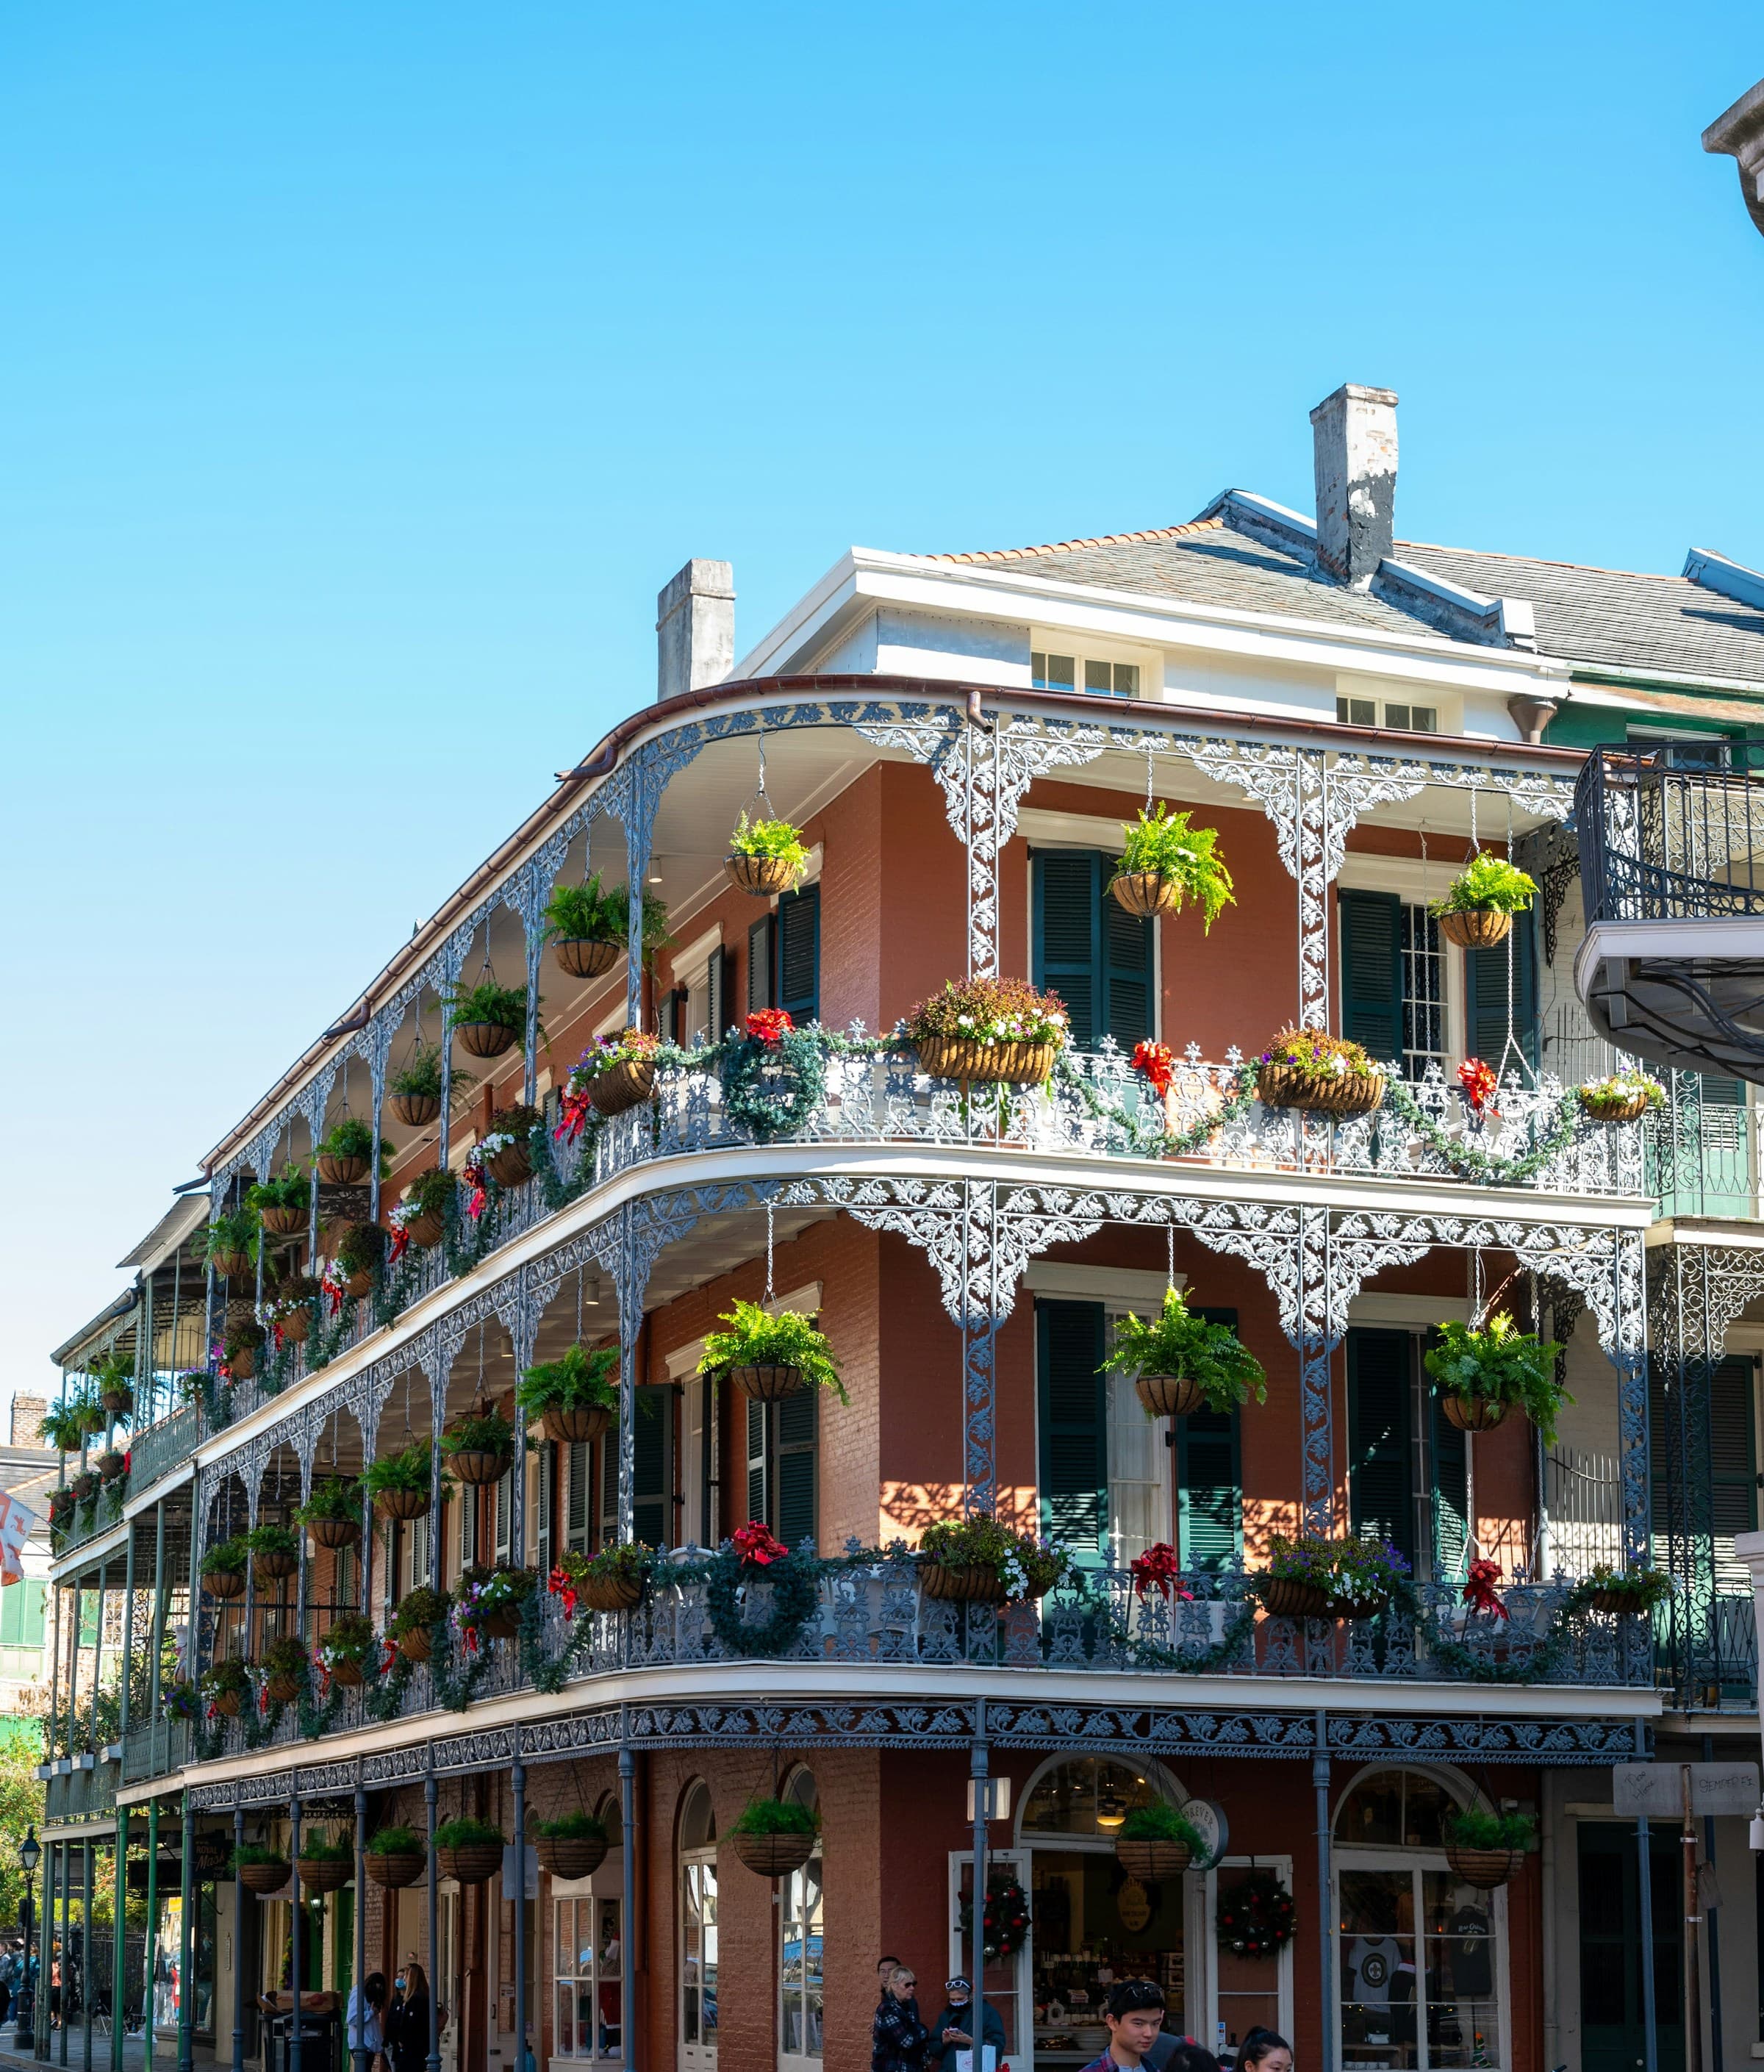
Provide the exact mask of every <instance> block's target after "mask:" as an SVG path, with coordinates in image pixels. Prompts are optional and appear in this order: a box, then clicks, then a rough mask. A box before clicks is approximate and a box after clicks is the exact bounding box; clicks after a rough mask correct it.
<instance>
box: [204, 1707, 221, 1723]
mask: <svg viewBox="0 0 1764 2072" xmlns="http://www.w3.org/2000/svg"><path fill="white" fill-rule="evenodd" d="M207 1716H208V1718H209V1719H211V1720H218V1719H219V1718H220V1707H219V1706H218V1705H216V1704H210V1705H209V1708H208V1714H207Z"/></svg>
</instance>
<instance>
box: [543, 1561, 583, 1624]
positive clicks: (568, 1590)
mask: <svg viewBox="0 0 1764 2072" xmlns="http://www.w3.org/2000/svg"><path fill="white" fill-rule="evenodd" d="M545 1588H546V1589H548V1590H549V1591H550V1593H551V1594H552V1595H553V1597H561V1598H562V1599H563V1601H564V1617H565V1618H566V1619H573V1618H574V1617H575V1616H576V1587H575V1583H574V1580H573V1579H572V1577H570V1575H569V1572H568V1571H567V1570H566V1569H563V1568H553V1570H552V1572H551V1573H550V1574H549V1576H548V1577H546V1578H545Z"/></svg>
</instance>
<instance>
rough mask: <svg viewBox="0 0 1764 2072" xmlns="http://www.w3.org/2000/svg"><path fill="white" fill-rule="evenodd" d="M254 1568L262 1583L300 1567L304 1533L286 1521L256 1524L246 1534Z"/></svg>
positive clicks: (279, 1578) (255, 1574)
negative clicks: (301, 1540)
mask: <svg viewBox="0 0 1764 2072" xmlns="http://www.w3.org/2000/svg"><path fill="white" fill-rule="evenodd" d="M245 1544H246V1545H247V1546H248V1547H249V1548H250V1549H251V1572H252V1574H253V1576H255V1577H257V1581H259V1582H260V1583H274V1582H279V1581H281V1580H282V1577H285V1576H293V1575H297V1574H298V1572H299V1569H300V1535H299V1534H298V1532H296V1531H294V1530H293V1529H292V1528H291V1527H288V1526H286V1525H256V1526H253V1527H252V1529H251V1530H250V1531H249V1532H248V1533H247V1534H246V1535H245Z"/></svg>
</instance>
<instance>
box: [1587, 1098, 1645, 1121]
mask: <svg viewBox="0 0 1764 2072" xmlns="http://www.w3.org/2000/svg"><path fill="white" fill-rule="evenodd" d="M1581 1108H1582V1110H1583V1111H1584V1112H1585V1113H1586V1114H1588V1115H1589V1116H1591V1117H1592V1119H1593V1121H1594V1122H1639V1121H1640V1120H1641V1119H1642V1117H1643V1116H1644V1115H1646V1114H1647V1095H1646V1094H1631V1095H1630V1096H1629V1097H1628V1099H1627V1100H1602V1101H1591V1100H1588V1099H1587V1098H1586V1096H1585V1094H1582V1095H1581Z"/></svg>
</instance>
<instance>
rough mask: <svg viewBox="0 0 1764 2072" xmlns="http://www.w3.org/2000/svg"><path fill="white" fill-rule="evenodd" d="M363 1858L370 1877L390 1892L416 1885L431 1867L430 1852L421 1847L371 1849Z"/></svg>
mask: <svg viewBox="0 0 1764 2072" xmlns="http://www.w3.org/2000/svg"><path fill="white" fill-rule="evenodd" d="M362 1860H363V1861H364V1863H365V1864H366V1865H367V1866H368V1877H369V1878H371V1879H372V1881H373V1882H374V1884H376V1885H380V1886H381V1887H383V1888H384V1889H385V1890H386V1891H388V1892H397V1891H398V1890H399V1889H401V1887H402V1886H405V1885H414V1884H415V1883H416V1882H417V1879H418V1878H420V1877H421V1876H422V1874H423V1873H424V1872H425V1871H426V1870H427V1869H428V1868H429V1857H428V1854H427V1852H426V1851H424V1850H421V1849H388V1850H385V1851H384V1852H376V1851H375V1850H372V1849H370V1850H368V1853H367V1855H366V1856H364V1858H363V1859H362Z"/></svg>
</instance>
